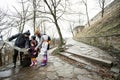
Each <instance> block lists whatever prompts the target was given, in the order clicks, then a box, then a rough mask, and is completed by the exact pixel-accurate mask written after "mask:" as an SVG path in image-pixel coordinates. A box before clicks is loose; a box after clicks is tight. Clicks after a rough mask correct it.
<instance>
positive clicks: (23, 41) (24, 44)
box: [8, 33, 29, 48]
mask: <svg viewBox="0 0 120 80" xmlns="http://www.w3.org/2000/svg"><path fill="white" fill-rule="evenodd" d="M13 39H16V40H15V44H14V45H15V46H17V47H20V48H29V37H26V38H25V36H24V34H22V33H18V34H16V35H13V36H11V37H10V38H8V40H9V41H11V40H13Z"/></svg>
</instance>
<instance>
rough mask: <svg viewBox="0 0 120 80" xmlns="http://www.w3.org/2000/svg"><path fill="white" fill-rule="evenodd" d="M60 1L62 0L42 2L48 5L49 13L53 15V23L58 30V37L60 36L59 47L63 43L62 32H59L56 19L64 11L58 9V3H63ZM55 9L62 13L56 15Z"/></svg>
mask: <svg viewBox="0 0 120 80" xmlns="http://www.w3.org/2000/svg"><path fill="white" fill-rule="evenodd" d="M48 1H49V2H48ZM61 1H62V0H58V1H56V0H44V2H45V3H46V5H47V7H48V9H49V11H50V14H51V15H52V17H53V20H54V24H55V25H56V28H57V30H58V34H59V38H60V44H59V47H62V45H63V44H64V43H63V37H62V33H61V30H60V26H59V24H58V19H59V18H60V17H61V16H62V15H63V14H64V11H62V10H61V9H58V6H59V5H61V7H63V4H61ZM64 9H65V8H64ZM57 11H60V12H61V11H62V14H61V15H59V16H58V15H57Z"/></svg>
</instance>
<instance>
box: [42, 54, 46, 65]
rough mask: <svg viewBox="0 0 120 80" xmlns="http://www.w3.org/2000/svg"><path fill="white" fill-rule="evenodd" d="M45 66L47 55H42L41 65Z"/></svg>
mask: <svg viewBox="0 0 120 80" xmlns="http://www.w3.org/2000/svg"><path fill="white" fill-rule="evenodd" d="M46 64H47V54H44V55H43V60H42V65H46Z"/></svg>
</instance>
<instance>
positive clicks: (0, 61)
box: [0, 50, 2, 66]
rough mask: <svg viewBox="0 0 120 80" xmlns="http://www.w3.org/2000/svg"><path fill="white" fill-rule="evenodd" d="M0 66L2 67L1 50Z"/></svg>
mask: <svg viewBox="0 0 120 80" xmlns="http://www.w3.org/2000/svg"><path fill="white" fill-rule="evenodd" d="M0 66H2V53H1V50H0Z"/></svg>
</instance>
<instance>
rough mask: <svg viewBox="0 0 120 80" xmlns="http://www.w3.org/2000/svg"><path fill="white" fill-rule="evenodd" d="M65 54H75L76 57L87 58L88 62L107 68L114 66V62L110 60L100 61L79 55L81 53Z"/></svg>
mask: <svg viewBox="0 0 120 80" xmlns="http://www.w3.org/2000/svg"><path fill="white" fill-rule="evenodd" d="M65 52H67V53H70V54H74V55H76V56H79V57H83V58H86V59H87V60H90V61H92V62H95V63H97V64H100V65H104V66H107V67H111V66H112V61H110V60H103V59H99V58H95V57H91V56H88V55H83V54H79V53H74V52H70V51H65Z"/></svg>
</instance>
